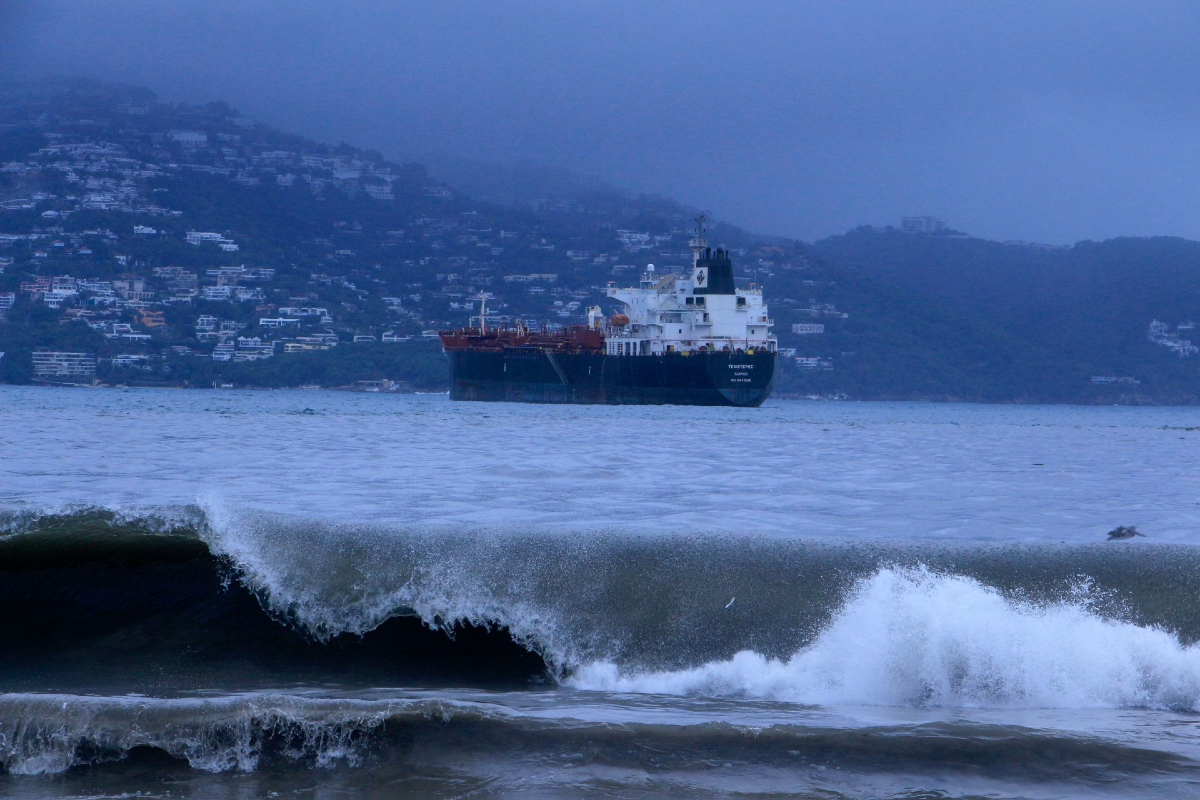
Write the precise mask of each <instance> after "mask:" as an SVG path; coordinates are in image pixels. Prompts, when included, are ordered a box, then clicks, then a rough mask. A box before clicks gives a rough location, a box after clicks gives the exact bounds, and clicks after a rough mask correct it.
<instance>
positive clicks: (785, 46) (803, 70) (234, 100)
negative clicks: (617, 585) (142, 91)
mask: <svg viewBox="0 0 1200 800" xmlns="http://www.w3.org/2000/svg"><path fill="white" fill-rule="evenodd" d="M0 74H3V75H4V76H7V77H15V78H35V77H39V76H43V75H51V74H61V75H71V76H82V77H91V78H98V79H104V80H114V81H121V82H125V83H132V84H138V85H144V86H148V87H150V88H151V89H153V90H155V91H156V92H158V93H159V95H160V96H162V97H163V98H165V99H170V100H180V101H187V102H206V101H208V100H226V101H228V102H230V103H231V104H233V105H234V106H236V107H237V108H239V109H241V110H242V112H243V113H246V114H248V115H249V116H252V117H255V118H257V119H260V120H263V121H264V122H268V123H270V124H273V125H276V126H279V127H282V128H285V129H288V130H292V131H295V132H298V133H302V134H306V135H309V136H312V137H315V138H319V139H323V140H330V141H335V142H336V141H347V142H350V143H351V144H355V145H360V146H364V147H374V148H377V149H379V150H381V151H383V152H384V153H385V154H387V155H389V156H393V157H395V156H399V155H401V154H407V153H430V152H437V153H442V154H445V155H450V156H458V157H464V158H469V159H473V160H478V161H484V162H492V163H507V162H512V161H516V160H534V161H538V162H542V163H546V164H549V165H552V166H557V167H565V168H568V169H573V170H577V171H580V172H584V173H588V174H592V175H596V176H599V177H602V178H605V179H607V180H609V181H611V182H613V183H616V184H618V185H620V186H625V187H628V188H632V189H638V190H645V191H653V192H658V193H662V194H667V195H670V196H673V197H676V198H678V199H680V200H682V201H684V202H688V203H692V204H695V205H699V206H702V207H704V208H706V209H708V210H710V211H711V212H713V213H714V214H716V215H717V216H719V217H721V218H724V219H728V220H730V221H732V222H735V223H738V224H741V225H743V226H746V227H748V228H751V229H753V230H758V231H763V232H770V233H778V234H784V235H789V236H796V237H799V238H803V239H810V240H811V239H814V238H819V237H821V236H825V235H828V234H831V233H837V232H841V231H844V230H846V229H847V228H850V227H853V226H855V225H860V224H864V223H865V224H877V225H878V224H888V223H893V224H894V223H895V222H896V221H897V220H898V218H899V217H900V216H902V215H909V214H932V215H935V216H940V217H943V218H945V219H946V221H947V222H948V223H949V224H951V225H952V226H954V227H956V228H959V229H961V230H965V231H968V232H970V233H974V234H977V235H981V236H987V237H992V238H999V239H1027V240H1033V241H1044V242H1054V243H1070V242H1074V241H1077V240H1079V239H1089V238H1093V239H1100V238H1108V237H1112V236H1118V235H1152V234H1178V235H1184V236H1189V237H1193V238H1200V125H1198V124H1197V123H1198V122H1200V3H1197V2H1181V3H1166V2H1163V3H1155V2H1150V1H1149V0H1141V1H1140V2H1124V3H1115V2H1103V1H1102V0H1088V1H1087V2H1046V0H1040V1H1039V2H996V3H988V2H982V1H980V2H953V3H952V2H942V3H935V2H918V1H917V0H904V2H882V1H875V2H869V1H867V0H864V1H863V2H836V3H835V2H825V3H807V2H798V1H796V2H751V1H749V0H740V1H739V2H726V3H717V2H709V3H702V2H677V3H657V2H651V1H650V0H639V1H638V2H628V3H621V2H603V3H601V2H584V1H583V0H572V1H571V2H530V3H521V2H513V1H511V0H510V1H508V2H457V3H456V2H413V3H407V2H366V1H365V0H364V1H362V2H345V1H343V2H337V3H332V2H331V3H323V2H322V3H318V2H297V1H296V0H288V1H286V2H285V1H284V0H261V1H258V2H256V0H237V1H236V2H229V1H228V0H210V1H209V2H193V1H192V0H172V1H171V2H167V1H166V0H157V1H155V2H151V1H150V0H122V2H99V1H98V0H97V1H94V2H78V1H73V2H66V1H65V0H64V1H61V2H60V1H59V0H31V1H30V2H24V1H16V2H14V1H12V0H9V1H7V2H6V0H0Z"/></svg>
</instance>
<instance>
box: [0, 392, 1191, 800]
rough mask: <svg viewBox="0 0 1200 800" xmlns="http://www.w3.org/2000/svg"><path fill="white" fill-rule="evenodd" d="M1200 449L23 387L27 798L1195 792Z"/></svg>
mask: <svg viewBox="0 0 1200 800" xmlns="http://www.w3.org/2000/svg"><path fill="white" fill-rule="evenodd" d="M1198 455H1200V410H1197V409H1191V408H1180V409H1170V408H1115V407H1114V408H1099V407H1095V408H1077V407H1061V406H1056V407H1049V406H973V405H941V404H884V403H848V402H825V403H822V402H789V401H771V402H769V403H768V404H767V405H765V406H764V407H762V408H760V409H753V410H751V409H707V408H690V407H629V408H604V407H590V406H576V407H552V406H537V405H508V404H473V403H452V402H450V401H449V400H447V399H446V398H445V397H444V396H440V395H429V396H420V395H388V394H346V393H335V392H303V391H278V392H265V391H264V392H249V391H247V392H238V391H172V390H109V389H106V390H89V389H49V388H22V387H0V797H5V798H31V799H32V798H38V799H39V800H40V799H41V798H61V797H65V798H108V797H172V798H237V799H238V800H242V799H248V798H267V797H281V798H291V797H297V798H322V799H323V800H325V799H331V798H352V797H353V798H360V797H363V798H385V797H389V798H390V797H416V798H426V797H428V798H435V797H436V798H440V797H464V798H466V797H469V798H499V797H521V798H560V797H578V798H615V797H621V798H625V797H631V798H658V797H736V798H753V797H770V798H779V797H806V798H821V800H833V799H835V798H897V799H899V798H903V799H904V800H918V799H922V800H923V799H924V798H965V797H972V798H973V797H986V798H1063V797H1072V798H1074V797H1096V798H1126V797H1154V798H1195V797H1200V645H1198V644H1197V642H1198V641H1200V468H1198V466H1197V461H1198V459H1197V456H1198ZM1118 525H1136V526H1137V528H1138V529H1139V530H1140V531H1142V532H1143V533H1144V534H1145V536H1144V537H1135V538H1133V539H1129V540H1125V541H1108V540H1107V538H1106V533H1107V531H1109V530H1110V529H1112V528H1115V527H1116V526H1118Z"/></svg>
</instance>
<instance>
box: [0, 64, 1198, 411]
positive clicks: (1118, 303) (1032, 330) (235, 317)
mask: <svg viewBox="0 0 1200 800" xmlns="http://www.w3.org/2000/svg"><path fill="white" fill-rule="evenodd" d="M455 169H456V170H457V171H455V170H452V169H451V168H450V166H448V165H446V164H442V165H441V168H440V169H439V172H443V174H454V175H458V176H460V177H461V178H462V179H463V180H464V181H465V182H466V183H468V184H469V185H470V186H471V187H472V188H473V189H475V190H476V191H479V192H480V193H483V194H486V195H487V196H488V197H489V198H491V200H490V201H489V200H480V199H477V198H476V197H474V196H471V195H469V194H468V193H465V192H463V191H460V190H459V189H458V188H457V187H455V186H452V185H448V184H446V183H443V182H441V181H439V180H436V179H434V178H433V177H431V176H430V173H429V171H428V170H427V169H426V168H425V167H424V166H422V165H419V164H400V163H393V162H389V161H388V160H386V159H384V158H383V156H382V155H380V154H379V153H374V152H370V151H364V150H361V149H358V148H354V147H352V146H349V145H346V144H339V145H336V146H335V145H330V144H323V143H319V142H313V141H310V140H307V139H304V138H302V137H298V136H295V135H291V134H287V133H284V132H281V131H278V130H275V129H273V128H271V127H269V126H266V125H263V124H260V123H257V122H255V121H253V120H250V119H247V118H245V117H243V116H242V115H241V114H239V113H238V112H237V111H236V110H235V109H232V108H230V107H229V106H227V105H225V104H223V103H210V104H207V105H203V106H191V105H185V104H176V103H167V102H163V101H161V100H159V99H158V98H156V97H155V96H154V95H152V94H151V93H149V92H148V91H146V90H143V89H137V88H130V87H120V86H110V85H100V84H95V83H88V82H81V81H59V82H55V83H50V84H40V85H38V86H22V87H9V88H7V89H4V90H3V91H0V316H3V317H4V318H5V320H4V321H3V322H0V352H4V353H5V355H4V356H3V357H0V381H7V382H29V381H34V380H41V381H49V382H54V381H59V382H91V380H93V377H92V375H90V374H85V373H86V372H87V369H86V368H87V367H89V366H90V367H91V368H92V369H93V370H94V374H95V378H94V379H95V380H100V381H103V382H105V383H110V384H131V385H132V384H137V385H188V386H211V385H213V384H214V383H233V384H235V385H248V386H295V385H303V384H317V385H321V386H343V385H348V384H353V383H354V382H356V381H367V380H376V381H377V380H382V379H388V380H392V381H398V382H401V383H402V384H404V385H407V386H409V387H411V388H415V389H426V390H438V389H441V388H444V386H445V381H446V374H445V365H444V361H443V359H442V356H441V353H440V348H439V346H438V344H437V342H436V339H434V338H431V332H432V331H434V330H436V329H438V328H442V327H451V326H456V325H461V324H464V323H465V322H466V320H467V317H468V315H469V314H470V313H471V311H470V308H471V306H472V301H471V298H472V297H473V296H475V295H478V294H479V293H481V292H486V293H487V294H488V295H489V296H490V297H491V298H492V299H491V300H490V302H489V308H490V309H491V310H493V311H494V312H495V313H496V314H497V315H498V320H497V321H505V320H514V319H517V318H522V319H526V320H537V321H540V320H548V321H549V323H550V324H551V325H569V324H575V323H581V322H583V310H584V309H585V308H586V307H587V306H588V305H591V304H596V303H599V304H601V305H602V306H603V307H604V308H605V311H606V312H607V311H612V310H614V309H612V308H611V307H610V303H609V301H607V300H606V299H604V289H605V286H606V284H607V283H608V282H610V281H617V282H622V283H624V282H631V281H633V280H635V279H636V278H637V276H638V274H639V272H640V271H641V269H642V268H643V267H644V265H645V264H646V263H647V262H653V263H655V264H656V267H657V268H658V269H659V270H660V271H669V270H672V269H674V270H682V269H683V268H684V265H685V264H687V263H688V260H689V253H688V251H687V247H686V244H687V239H688V237H689V235H690V228H691V224H692V217H693V216H694V214H695V213H696V210H695V209H693V208H689V207H687V206H685V205H682V204H680V203H677V202H674V201H672V200H668V199H664V198H660V197H652V196H645V195H637V194H632V193H628V192H623V191H620V190H617V189H613V188H611V187H608V186H606V185H604V184H603V183H602V182H598V181H594V180H591V179H576V178H573V177H572V176H570V175H565V174H562V173H559V172H555V171H546V172H544V173H537V172H530V173H529V174H527V175H526V176H525V178H524V179H522V180H520V181H517V180H516V179H515V178H514V177H513V176H512V175H511V174H508V173H505V172H504V171H503V170H499V171H497V170H494V169H488V168H483V167H480V166H478V165H462V164H460V165H458V166H457V167H455ZM506 174H507V177H506ZM506 187H507V191H506ZM710 238H711V239H712V241H713V243H714V244H720V245H722V246H725V247H729V248H732V249H733V252H734V255H735V263H736V265H737V268H738V279H739V281H741V282H751V281H755V282H758V283H760V284H762V285H763V287H764V291H765V293H766V296H767V299H768V302H769V303H770V306H771V311H772V316H773V317H774V319H775V320H776V331H777V333H778V334H779V338H780V343H781V346H782V347H783V348H785V349H786V350H787V351H788V356H787V357H785V358H781V364H780V371H779V382H778V388H779V391H780V392H782V393H790V394H796V395H821V396H847V397H853V398H863V399H873V398H895V399H909V398H924V399H957V400H980V401H1082V402H1195V401H1196V398H1197V396H1200V390H1198V384H1197V370H1196V365H1197V363H1198V362H1200V359H1196V358H1192V357H1190V355H1189V354H1188V353H1186V352H1185V349H1181V347H1180V346H1179V343H1180V342H1182V341H1184V340H1186V335H1185V334H1186V331H1187V329H1186V328H1184V329H1182V330H1180V329H1179V328H1178V325H1179V324H1180V323H1183V322H1186V321H1187V320H1190V319H1191V318H1192V317H1194V316H1196V310H1195V309H1196V303H1195V300H1196V298H1197V296H1198V295H1197V286H1196V280H1195V276H1196V269H1195V265H1196V264H1197V263H1200V261H1198V259H1200V244H1196V243H1192V242H1183V241H1182V240H1116V241H1114V242H1106V243H1099V244H1096V243H1082V244H1080V245H1077V246H1076V247H1074V248H1070V249H1068V250H1064V251H1048V250H1045V249H1042V248H1038V247H1032V246H1016V245H1002V244H998V243H995V242H984V241H981V240H976V239H969V238H962V237H953V236H919V235H911V234H901V233H899V232H895V231H875V230H870V229H860V230H856V231H852V232H850V233H848V234H846V235H845V236H841V237H833V238H831V239H827V240H824V241H822V242H819V243H817V244H816V245H811V246H810V245H804V244H802V243H799V242H793V241H783V240H780V239H778V238H777V237H766V236H757V235H754V234H751V233H749V232H747V231H744V230H741V229H739V228H736V227H733V226H730V225H725V224H721V223H717V224H715V225H713V226H712V230H711V231H710ZM1151 319H1158V320H1162V321H1165V322H1166V323H1168V324H1169V326H1171V327H1170V328H1169V329H1168V330H1165V331H1161V332H1160V334H1161V335H1160V336H1159V337H1158V338H1159V342H1152V341H1150V339H1149V338H1148V337H1147V331H1148V326H1149V324H1150V321H1151ZM794 325H799V326H801V328H800V330H801V331H803V332H793V326H794ZM39 351H40V354H39ZM46 351H53V352H73V353H82V354H84V361H85V362H86V363H85V364H83V367H82V368H83V372H78V373H77V372H73V370H75V367H73V366H71V365H68V364H65V363H64V362H62V361H61V359H60V360H59V362H58V363H50V362H48V361H47V356H46V355H45V352H46ZM1180 352H1184V353H1185V356H1188V357H1181V356H1180V355H1179V353H1180ZM77 366H78V365H77ZM1093 376H1100V377H1106V376H1110V377H1129V378H1131V379H1132V380H1138V381H1140V383H1133V382H1132V380H1130V381H1125V382H1113V383H1101V384H1098V383H1094V382H1092V380H1091V379H1092V377H1093Z"/></svg>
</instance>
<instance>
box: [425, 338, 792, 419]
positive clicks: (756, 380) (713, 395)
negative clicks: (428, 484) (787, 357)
mask: <svg viewBox="0 0 1200 800" xmlns="http://www.w3.org/2000/svg"><path fill="white" fill-rule="evenodd" d="M446 355H447V357H448V358H449V359H450V397H451V399H453V400H483V401H503V402H513V403H593V404H605V405H692V406H742V407H748V408H753V407H757V406H760V405H762V402H763V401H764V400H766V399H767V396H768V395H770V394H771V388H772V385H773V384H774V378H775V354H774V353H767V352H756V353H753V354H749V353H746V354H740V353H692V354H688V355H683V354H679V353H671V354H667V355H661V356H610V355H604V354H602V353H569V354H561V353H553V354H552V353H548V352H545V351H542V350H537V349H522V348H513V349H509V350H504V351H496V350H451V351H449V352H448V353H447V354H446Z"/></svg>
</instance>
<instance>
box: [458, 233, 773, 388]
mask: <svg viewBox="0 0 1200 800" xmlns="http://www.w3.org/2000/svg"><path fill="white" fill-rule="evenodd" d="M691 248H692V267H691V270H690V272H689V273H687V274H686V275H675V274H668V275H661V276H660V275H658V274H657V273H656V272H655V269H654V266H653V265H648V266H647V268H646V272H645V274H644V275H643V276H642V279H641V284H640V285H639V286H637V287H631V288H617V287H615V286H610V287H609V288H608V290H607V294H608V297H609V298H611V299H613V300H616V301H617V302H619V303H620V304H621V305H622V306H623V308H622V309H621V310H620V311H618V312H617V313H615V314H613V315H611V316H610V317H609V318H608V319H607V320H606V319H605V318H604V314H603V311H602V310H601V308H600V307H599V306H592V307H591V308H589V309H588V310H587V325H574V326H571V327H569V328H567V329H565V330H560V331H550V330H547V329H546V327H545V326H540V327H532V326H528V325H525V324H523V323H520V322H518V323H517V324H516V325H513V326H501V327H489V326H488V317H487V310H486V303H487V297H486V295H481V296H480V297H479V298H478V299H479V301H480V312H479V315H478V317H473V318H472V320H471V322H472V323H475V322H476V320H478V324H472V325H471V326H470V327H467V328H460V329H458V330H455V331H441V332H440V334H439V335H440V337H441V340H442V346H443V347H444V348H445V351H446V355H447V357H448V359H449V361H450V396H451V398H453V399H455V400H508V401H520V402H534V403H608V404H649V403H664V404H686V405H734V406H758V405H761V404H762V402H763V401H764V400H765V399H766V398H767V396H768V395H769V394H770V392H771V387H772V385H773V382H774V375H775V354H776V350H777V344H776V341H775V337H774V336H773V335H772V334H771V320H770V317H769V316H768V314H767V307H766V305H765V304H764V303H763V297H762V291H761V289H759V288H758V287H756V286H751V287H749V288H747V289H738V288H737V287H736V286H735V285H734V279H733V262H732V261H731V260H730V257H729V253H728V252H727V251H725V250H722V249H719V248H718V249H716V250H714V249H712V248H710V247H709V246H708V243H707V241H706V239H705V232H704V217H703V216H700V217H698V218H697V221H696V233H695V236H694V237H693V238H692V240H691Z"/></svg>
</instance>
